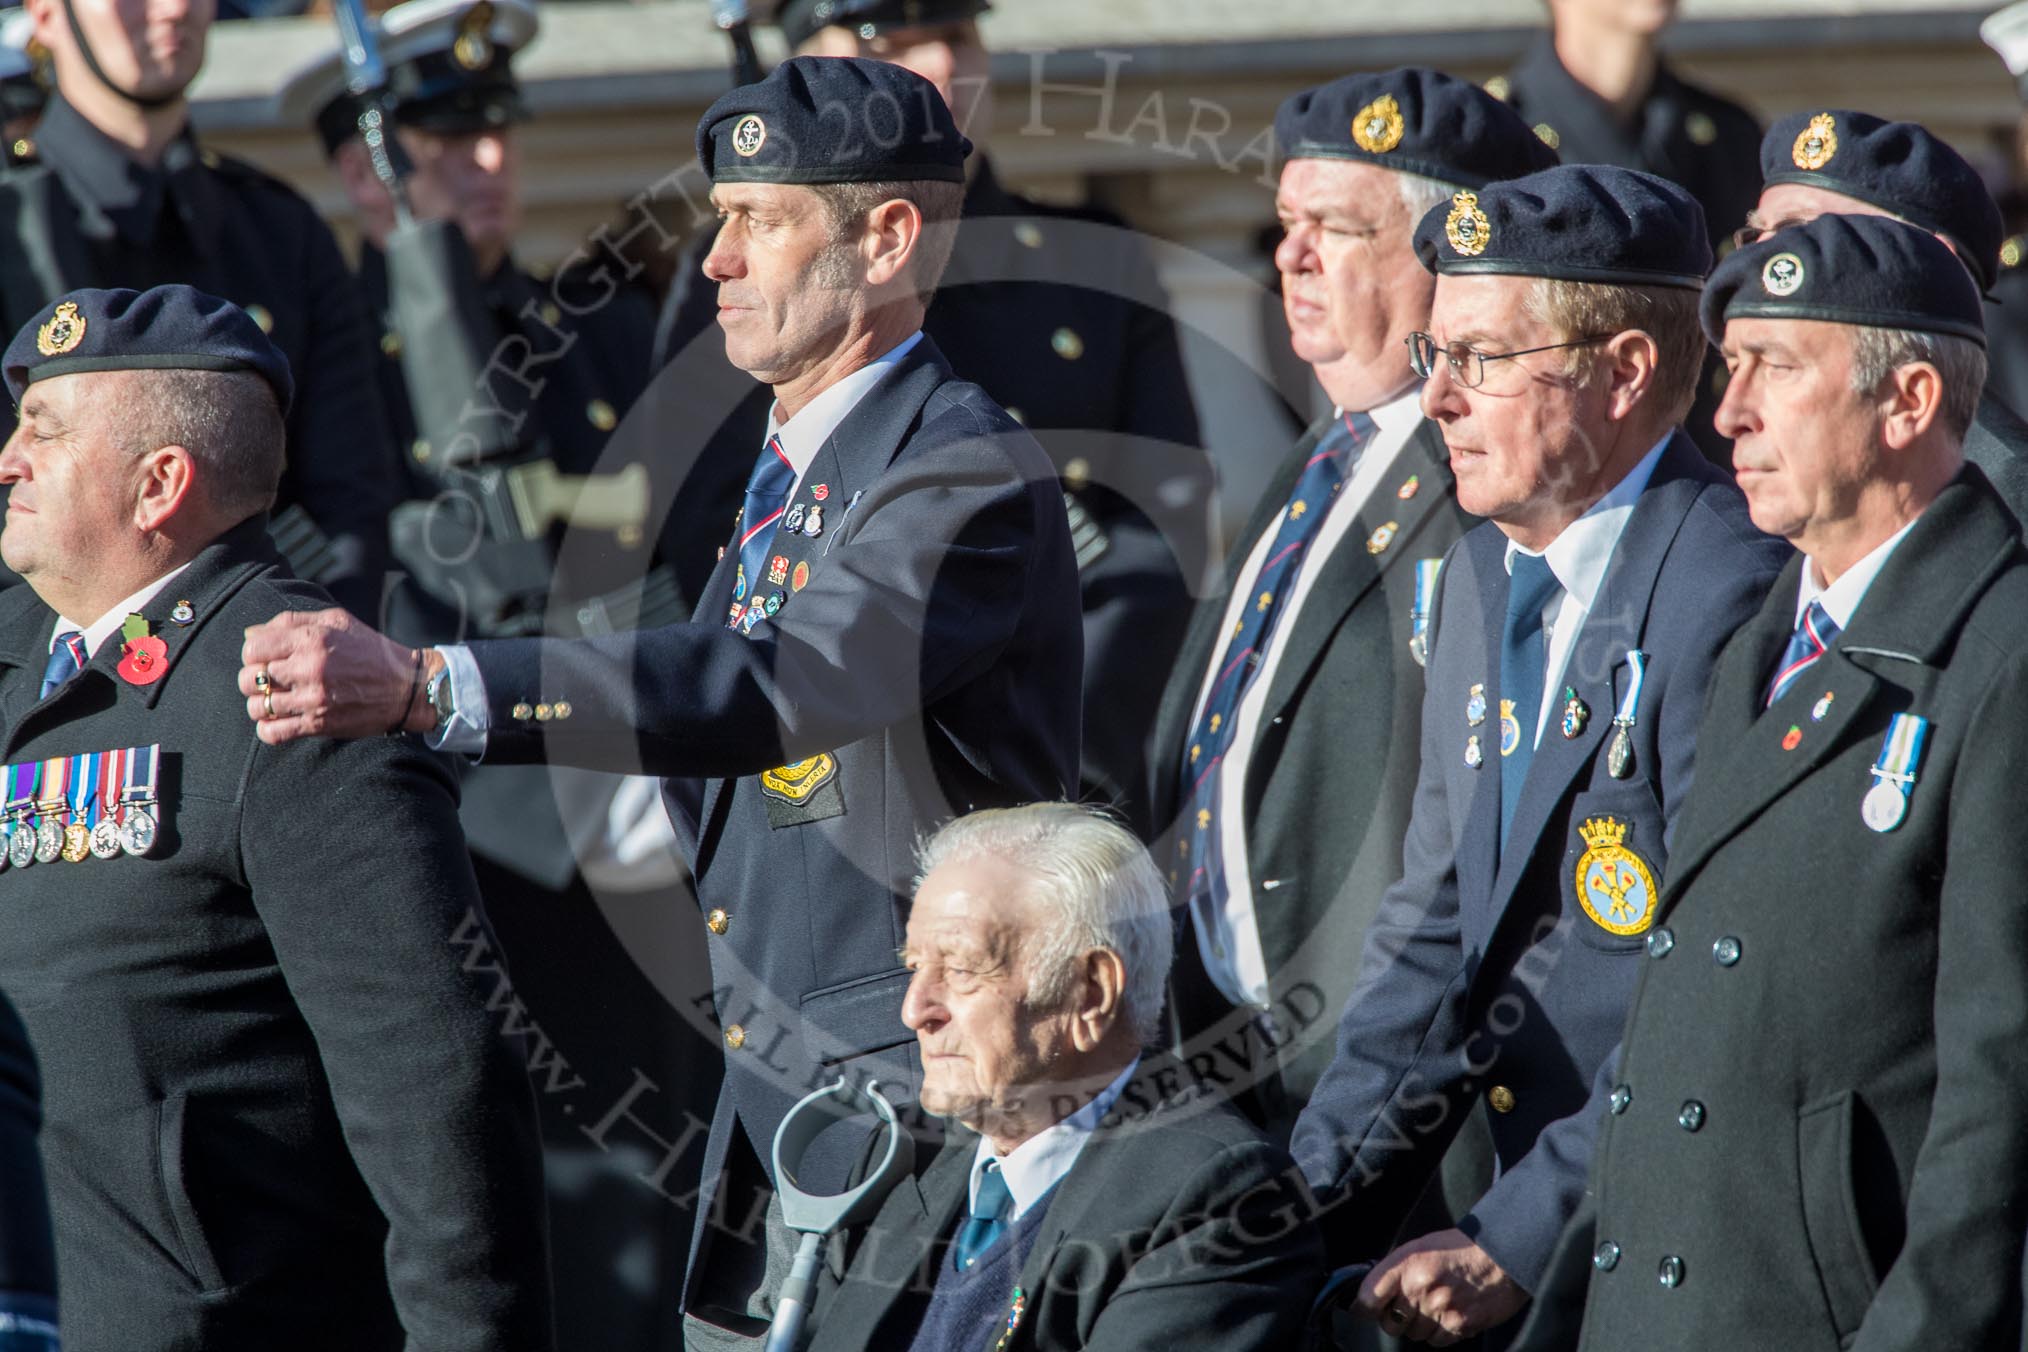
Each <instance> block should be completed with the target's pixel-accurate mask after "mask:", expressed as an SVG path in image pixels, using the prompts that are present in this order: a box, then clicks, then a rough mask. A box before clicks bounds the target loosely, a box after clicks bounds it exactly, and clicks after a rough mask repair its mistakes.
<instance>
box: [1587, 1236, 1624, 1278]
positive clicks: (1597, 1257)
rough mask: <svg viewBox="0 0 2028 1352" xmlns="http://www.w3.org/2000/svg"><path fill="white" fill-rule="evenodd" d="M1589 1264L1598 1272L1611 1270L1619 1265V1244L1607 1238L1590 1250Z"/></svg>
mask: <svg viewBox="0 0 2028 1352" xmlns="http://www.w3.org/2000/svg"><path fill="white" fill-rule="evenodd" d="M1591 1265H1592V1266H1593V1267H1595V1268H1597V1269H1598V1270H1599V1271H1600V1272H1611V1271H1612V1270H1613V1269H1614V1268H1616V1267H1618V1266H1619V1265H1620V1246H1619V1245H1617V1244H1615V1243H1613V1242H1612V1241H1611V1240H1607V1241H1606V1242H1605V1243H1603V1244H1601V1245H1599V1246H1598V1248H1596V1249H1594V1250H1593V1251H1592V1255H1591Z"/></svg>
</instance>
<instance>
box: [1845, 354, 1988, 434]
mask: <svg viewBox="0 0 2028 1352" xmlns="http://www.w3.org/2000/svg"><path fill="white" fill-rule="evenodd" d="M1918 361H1922V362H1928V363H1929V364H1930V365H1931V366H1934V367H1935V368H1936V369H1937V374H1938V375H1940V376H1942V377H1943V407H1942V408H1941V409H1940V410H1939V411H1938V416H1939V418H1940V419H1941V421H1942V423H1943V425H1944V427H1946V428H1947V429H1949V431H1950V432H1951V434H1952V435H1953V437H1954V438H1955V439H1956V440H1957V441H1958V442H1959V443H1960V444H1963V442H1964V439H1965V432H1966V431H1967V430H1968V429H1969V428H1970V427H1971V425H1972V415H1973V414H1974V413H1976V412H1977V411H1978V407H1979V391H1981V390H1982V389H1984V388H1985V385H1986V352H1985V349H1984V348H1982V347H1980V346H1979V345H1978V344H1977V343H1975V342H1973V341H1972V340H1971V339H1969V338H1959V337H1956V336H1954V335H1952V334H1947V333H1924V332H1921V331H1919V330H1916V329H1877V328H1871V327H1857V326H1855V327H1854V328H1853V330H1852V393H1854V394H1872V393H1873V392H1874V391H1875V390H1878V389H1879V388H1880V384H1881V382H1882V381H1884V380H1886V379H1887V377H1888V376H1889V375H1891V374H1893V373H1894V371H1895V369H1896V368H1898V367H1902V366H1906V365H1908V364H1909V363H1910V362H1918Z"/></svg>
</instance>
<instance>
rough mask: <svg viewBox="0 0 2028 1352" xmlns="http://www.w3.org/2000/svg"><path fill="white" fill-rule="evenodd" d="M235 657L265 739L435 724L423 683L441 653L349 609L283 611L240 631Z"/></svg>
mask: <svg viewBox="0 0 2028 1352" xmlns="http://www.w3.org/2000/svg"><path fill="white" fill-rule="evenodd" d="M240 663H241V666H240V672H239V692H240V693H241V694H242V695H245V696H246V697H247V698H246V709H247V717H249V718H251V719H253V721H254V724H255V732H256V734H257V735H258V736H259V737H260V739H261V740H262V741H263V742H266V743H268V744H269V745H270V746H280V745H281V744H282V743H284V742H291V741H294V740H295V739H296V738H298V737H346V738H350V737H377V736H379V735H380V734H382V733H386V732H396V731H405V732H428V731H430V730H431V729H432V728H434V727H435V726H436V714H435V712H434V711H433V710H432V709H431V708H430V706H429V704H428V702H427V701H426V700H425V699H424V698H423V691H424V689H425V688H426V687H427V685H428V684H429V680H430V677H432V676H434V675H435V674H436V673H437V671H438V670H439V669H441V668H442V666H443V664H444V658H443V654H441V653H439V652H437V651H436V650H435V649H434V648H425V649H422V650H421V652H420V654H418V652H417V650H416V649H414V648H404V647H402V646H401V645H400V644H398V643H395V642H393V641H392V640H390V639H387V638H384V637H382V636H381V635H380V634H379V633H378V632H376V631H375V630H373V629H371V628H369V627H367V626H366V625H365V624H363V623H361V622H360V621H359V620H357V619H355V618H354V617H353V616H352V614H351V613H350V612H349V611H345V610H341V609H331V610H290V611H283V612H282V613H281V614H279V615H277V616H275V618H273V619H272V620H269V621H268V622H267V623H266V624H257V625H254V626H252V627H251V628H249V629H248V630H247V631H246V642H245V643H244V644H243V645H242V646H241V648H240Z"/></svg>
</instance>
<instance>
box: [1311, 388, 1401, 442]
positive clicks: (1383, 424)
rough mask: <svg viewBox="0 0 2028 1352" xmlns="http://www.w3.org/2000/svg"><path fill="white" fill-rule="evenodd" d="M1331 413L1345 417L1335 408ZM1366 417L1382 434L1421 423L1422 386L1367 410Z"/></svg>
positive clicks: (1343, 413) (1342, 411)
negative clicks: (1371, 420)
mask: <svg viewBox="0 0 2028 1352" xmlns="http://www.w3.org/2000/svg"><path fill="white" fill-rule="evenodd" d="M1332 412H1333V413H1334V414H1335V415H1336V416H1338V417H1340V418H1342V417H1344V416H1345V410H1344V409H1343V408H1335V409H1333V410H1332ZM1366 416H1367V417H1369V418H1371V419H1373V425H1374V426H1375V427H1377V428H1379V429H1380V430H1381V431H1382V432H1395V431H1400V430H1402V429H1404V428H1410V427H1413V426H1414V425H1415V424H1417V423H1419V422H1421V421H1422V386H1420V385H1414V386H1411V387H1410V388H1409V391H1408V393H1407V394H1404V395H1400V396H1399V397H1397V398H1394V399H1390V400H1388V401H1387V402H1386V403H1384V404H1381V405H1379V406H1377V407H1375V408H1369V409H1367V410H1366Z"/></svg>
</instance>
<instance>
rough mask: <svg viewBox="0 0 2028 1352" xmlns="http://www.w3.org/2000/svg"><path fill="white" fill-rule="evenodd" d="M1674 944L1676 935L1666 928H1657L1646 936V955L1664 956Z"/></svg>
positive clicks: (1666, 955) (1653, 956)
mask: <svg viewBox="0 0 2028 1352" xmlns="http://www.w3.org/2000/svg"><path fill="white" fill-rule="evenodd" d="M1675 946H1676V936H1675V934H1674V933H1673V932H1671V931H1669V930H1667V929H1658V930H1656V931H1655V932H1654V933H1652V934H1650V935H1649V936H1648V956H1649V957H1651V958H1666V957H1668V956H1669V950H1670V949H1672V948H1674V947H1675Z"/></svg>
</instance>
